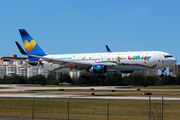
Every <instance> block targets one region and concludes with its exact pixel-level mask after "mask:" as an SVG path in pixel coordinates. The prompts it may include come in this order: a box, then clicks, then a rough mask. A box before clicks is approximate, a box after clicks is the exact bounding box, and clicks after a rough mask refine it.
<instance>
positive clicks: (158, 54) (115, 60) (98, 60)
mask: <svg viewBox="0 0 180 120" xmlns="http://www.w3.org/2000/svg"><path fill="white" fill-rule="evenodd" d="M19 32H20V35H21V38H22V40H23V44H24V47H25V50H26V51H24V50H23V48H22V47H21V46H20V44H19V43H18V42H15V43H16V45H17V47H18V49H19V51H20V52H21V53H22V54H23V55H26V56H28V58H22V60H23V61H25V62H26V63H27V64H29V65H31V66H34V67H39V68H43V69H47V70H51V71H62V72H63V71H84V72H85V73H89V72H91V73H95V74H97V76H98V77H99V78H102V79H105V78H106V76H105V74H106V73H107V71H119V72H122V73H132V72H133V70H153V69H161V70H162V74H161V76H162V77H163V76H164V74H163V72H164V70H165V68H166V67H170V66H172V65H174V64H175V63H176V62H177V60H176V59H175V58H174V57H173V56H172V55H170V54H169V53H166V52H162V51H135V52H130V51H129V52H111V50H110V49H109V47H108V46H107V45H106V49H107V51H108V53H83V54H55V55H50V54H47V53H46V52H44V51H43V50H42V49H41V47H40V46H39V45H38V44H37V42H36V41H35V40H34V39H33V38H32V37H31V36H30V35H29V34H28V32H27V31H26V30H25V29H19ZM25 59H26V60H25ZM19 60H20V59H19ZM81 77H82V78H84V79H89V78H90V77H89V76H88V75H82V76H81Z"/></svg>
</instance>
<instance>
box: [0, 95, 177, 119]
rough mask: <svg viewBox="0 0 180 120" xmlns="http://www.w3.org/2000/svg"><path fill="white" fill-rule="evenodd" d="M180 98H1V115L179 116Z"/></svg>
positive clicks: (49, 116) (56, 116) (45, 116)
mask: <svg viewBox="0 0 180 120" xmlns="http://www.w3.org/2000/svg"><path fill="white" fill-rule="evenodd" d="M179 108H180V101H164V100H163V97H162V100H161V101H151V98H150V97H149V101H139V100H86V99H73V98H69V99H50V98H48V97H47V99H37V98H33V99H26V98H0V116H18V117H30V118H31V119H32V120H33V119H34V120H35V119H36V118H49V119H50V118H61V119H68V120H70V119H83V120H91V119H94V120H96V119H97V120H101V119H102V120H105V119H107V120H116V119H117V120H119V119H123V120H124V119H133V120H139V119H142V120H147V119H149V120H160V119H161V120H162V119H163V120H169V119H180V112H179Z"/></svg>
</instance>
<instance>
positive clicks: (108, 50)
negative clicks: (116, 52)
mask: <svg viewBox="0 0 180 120" xmlns="http://www.w3.org/2000/svg"><path fill="white" fill-rule="evenodd" d="M106 49H107V52H109V53H110V52H111V50H110V49H109V47H108V45H106Z"/></svg>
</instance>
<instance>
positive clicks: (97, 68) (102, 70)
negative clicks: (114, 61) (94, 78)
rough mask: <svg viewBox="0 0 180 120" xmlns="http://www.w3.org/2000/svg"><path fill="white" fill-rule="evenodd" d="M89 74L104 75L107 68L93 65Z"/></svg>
mask: <svg viewBox="0 0 180 120" xmlns="http://www.w3.org/2000/svg"><path fill="white" fill-rule="evenodd" d="M89 71H90V72H93V73H106V72H107V67H106V65H101V64H99V65H94V66H92V67H91V69H90V70H89Z"/></svg>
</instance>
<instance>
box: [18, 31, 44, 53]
mask: <svg viewBox="0 0 180 120" xmlns="http://www.w3.org/2000/svg"><path fill="white" fill-rule="evenodd" d="M19 32H20V34H21V37H22V40H23V44H24V47H25V49H26V52H27V54H30V55H39V56H44V55H47V54H46V53H45V52H44V51H43V50H42V49H41V48H40V47H39V45H38V44H37V43H36V41H35V40H34V39H33V38H32V37H31V36H30V35H29V34H28V33H27V32H26V30H25V29H19Z"/></svg>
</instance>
